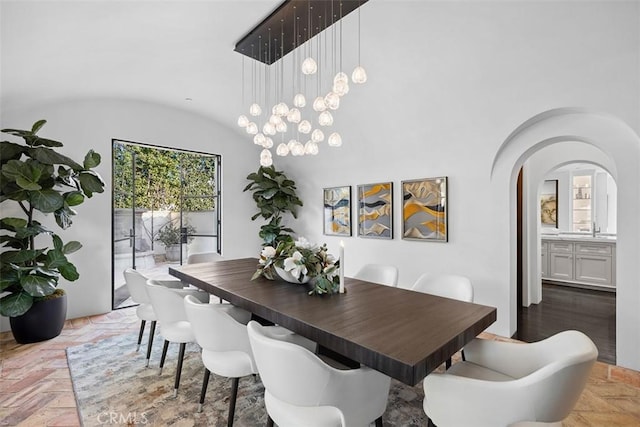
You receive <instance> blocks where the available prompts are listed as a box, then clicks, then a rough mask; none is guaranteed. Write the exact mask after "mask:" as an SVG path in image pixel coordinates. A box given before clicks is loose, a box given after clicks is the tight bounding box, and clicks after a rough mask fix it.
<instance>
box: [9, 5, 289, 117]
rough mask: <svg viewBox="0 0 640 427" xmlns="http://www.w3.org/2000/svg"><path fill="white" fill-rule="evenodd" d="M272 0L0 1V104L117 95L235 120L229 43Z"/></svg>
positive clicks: (235, 58) (234, 64) (237, 61)
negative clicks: (230, 103)
mask: <svg viewBox="0 0 640 427" xmlns="http://www.w3.org/2000/svg"><path fill="white" fill-rule="evenodd" d="M279 3H280V2H279V1H277V0H262V1H242V0H234V1H221V0H208V1H191V0H187V1H185V0H183V1H162V0H157V1H141V0H138V1H112V0H109V1H91V0H83V1H80V0H76V1H55V0H45V1H31V0H19V1H15V0H2V2H1V6H0V7H1V8H0V18H1V46H0V47H1V60H2V62H1V84H2V85H1V96H2V107H3V109H5V110H6V109H20V108H28V107H29V106H31V105H42V104H46V103H55V102H61V101H64V100H73V99H79V98H80V99H81V98H96V97H97V98H100V97H108V98H124V99H135V100H142V101H148V102H153V103H159V104H164V105H170V106H175V107H178V108H182V109H186V110H189V111H194V112H197V113H200V114H203V115H206V116H208V117H211V118H214V119H217V120H219V121H221V122H223V123H224V122H227V123H228V122H229V121H230V120H233V121H234V122H235V119H234V118H233V117H235V116H237V113H238V111H237V108H233V111H231V112H230V111H229V109H228V108H226V107H225V103H224V102H222V100H233V101H235V103H234V107H235V106H236V104H237V103H238V101H239V99H238V98H239V96H240V95H239V94H240V91H241V82H240V81H241V79H240V77H239V75H240V73H241V69H242V66H241V64H242V62H241V56H240V55H239V54H238V53H235V52H233V48H234V46H235V43H236V42H237V41H238V40H239V39H240V38H241V37H242V36H243V35H244V34H245V33H246V32H247V31H248V30H249V29H250V28H252V27H253V26H254V25H255V24H256V23H258V22H260V21H261V20H262V19H263V18H264V17H265V16H267V15H268V14H269V13H270V12H271V11H272V10H273V9H274V8H275V7H276V6H277V5H278V4H279ZM186 98H190V99H191V100H186Z"/></svg>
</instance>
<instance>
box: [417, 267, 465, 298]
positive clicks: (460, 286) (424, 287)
mask: <svg viewBox="0 0 640 427" xmlns="http://www.w3.org/2000/svg"><path fill="white" fill-rule="evenodd" d="M411 290H413V291H418V292H423V293H425V294H431V295H437V296H439V297H444V298H451V299H457V300H459V301H466V302H473V286H472V285H471V280H469V278H468V277H465V276H460V275H457V274H431V273H424V274H423V275H422V276H420V277H418V280H416V281H415V283H414V284H413V286H412V287H411Z"/></svg>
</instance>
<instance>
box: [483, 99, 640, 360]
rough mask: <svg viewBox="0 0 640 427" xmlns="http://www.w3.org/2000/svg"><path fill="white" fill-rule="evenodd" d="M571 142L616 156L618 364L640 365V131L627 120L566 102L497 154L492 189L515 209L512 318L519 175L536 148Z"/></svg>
mask: <svg viewBox="0 0 640 427" xmlns="http://www.w3.org/2000/svg"><path fill="white" fill-rule="evenodd" d="M567 142H578V143H583V144H586V145H589V146H592V147H595V148H597V149H599V150H600V151H602V152H603V153H605V154H606V156H607V157H608V158H609V159H610V165H609V166H608V167H607V169H608V170H609V171H610V173H611V174H612V175H613V176H614V178H615V179H616V182H617V183H618V191H619V194H620V198H619V203H618V221H617V223H618V236H619V238H618V241H617V248H618V254H619V256H618V257H617V259H616V271H617V285H618V286H617V304H616V306H617V307H616V314H617V319H618V321H617V324H616V335H617V340H618V345H617V352H616V353H617V364H618V365H621V366H625V367H628V368H632V369H636V370H638V369H640V333H638V325H640V312H639V311H638V310H637V307H638V306H639V305H640V263H638V259H640V217H638V215H637V212H638V210H640V186H639V185H638V183H639V182H640V172H639V170H638V169H640V168H639V166H640V137H638V135H637V134H636V133H635V132H634V131H633V130H632V129H631V128H630V127H629V126H628V125H627V124H626V123H624V122H623V121H622V120H620V119H618V118H616V117H614V116H611V115H609V114H604V113H598V112H593V111H589V110H586V109H580V108H561V109H555V110H549V111H546V112H544V113H541V114H538V115H536V116H534V117H532V118H531V119H529V120H527V121H525V122H524V123H523V124H522V125H520V126H518V127H517V128H516V129H515V130H514V131H513V132H512V133H511V135H509V137H508V138H507V139H506V140H505V141H504V142H503V144H502V145H501V146H500V148H499V149H498V152H497V153H496V155H495V157H494V162H493V167H492V171H491V180H492V187H493V188H492V189H493V191H495V192H497V193H501V194H505V192H508V194H509V197H508V198H507V200H506V201H505V202H506V203H507V205H504V204H503V205H502V206H503V207H504V209H506V210H508V211H509V212H510V213H509V229H508V234H509V236H508V239H507V240H508V255H507V256H508V259H509V260H508V262H509V308H510V309H509V322H510V323H509V324H510V328H511V330H512V332H515V329H516V318H517V314H516V294H517V288H516V283H517V275H516V264H517V257H516V252H517V242H516V232H515V231H516V208H515V206H516V204H515V199H516V179H517V176H518V173H519V171H520V168H521V167H522V166H523V164H524V163H525V162H526V160H527V159H528V158H530V157H531V156H532V155H533V154H534V153H536V152H538V151H540V150H542V149H543V148H545V147H551V146H554V145H556V144H562V143H567Z"/></svg>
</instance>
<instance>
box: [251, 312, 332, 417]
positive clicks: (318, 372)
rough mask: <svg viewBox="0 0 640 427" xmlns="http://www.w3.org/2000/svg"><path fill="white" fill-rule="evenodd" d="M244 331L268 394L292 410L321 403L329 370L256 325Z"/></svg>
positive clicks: (298, 347)
mask: <svg viewBox="0 0 640 427" xmlns="http://www.w3.org/2000/svg"><path fill="white" fill-rule="evenodd" d="M247 330H248V332H249V341H250V343H251V348H252V349H253V355H254V357H255V361H256V365H257V367H258V372H260V378H261V379H262V382H263V384H264V387H265V389H266V390H267V391H268V392H269V393H270V394H272V395H273V396H274V397H276V398H277V399H279V400H282V401H284V402H286V403H289V404H291V405H295V406H318V405H321V404H322V403H323V397H324V393H325V389H326V388H327V386H328V384H329V381H330V379H331V373H330V369H331V368H329V367H328V366H326V365H324V363H322V362H321V361H320V360H319V359H318V357H317V356H316V355H314V354H313V353H311V352H310V351H309V350H307V349H306V348H304V347H301V346H299V345H297V344H292V343H289V342H285V341H280V340H278V339H277V338H276V337H275V336H272V335H271V334H269V330H268V328H265V327H263V326H262V325H260V324H259V323H258V322H255V321H251V322H249V324H248V325H247ZM319 362H320V363H319Z"/></svg>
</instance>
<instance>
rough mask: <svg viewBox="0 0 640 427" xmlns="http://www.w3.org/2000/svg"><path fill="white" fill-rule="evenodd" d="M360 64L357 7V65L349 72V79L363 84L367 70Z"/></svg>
mask: <svg viewBox="0 0 640 427" xmlns="http://www.w3.org/2000/svg"><path fill="white" fill-rule="evenodd" d="M360 64H361V62H360V8H358V66H357V67H356V68H355V69H354V70H353V73H351V80H352V81H353V82H354V83H356V84H363V83H364V82H366V81H367V72H366V71H365V70H364V68H363V67H362V65H360Z"/></svg>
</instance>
